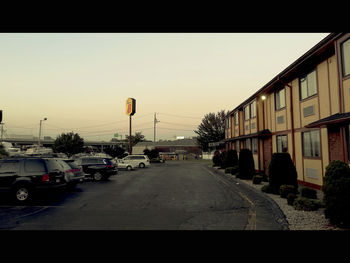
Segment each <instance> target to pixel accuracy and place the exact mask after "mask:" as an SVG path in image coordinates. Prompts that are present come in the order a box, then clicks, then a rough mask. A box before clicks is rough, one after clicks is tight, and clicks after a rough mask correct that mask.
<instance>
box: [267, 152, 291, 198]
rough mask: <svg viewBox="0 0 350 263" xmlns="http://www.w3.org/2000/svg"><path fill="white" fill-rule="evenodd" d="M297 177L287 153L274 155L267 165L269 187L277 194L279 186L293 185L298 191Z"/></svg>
mask: <svg viewBox="0 0 350 263" xmlns="http://www.w3.org/2000/svg"><path fill="white" fill-rule="evenodd" d="M297 178H298V175H297V171H296V169H295V166H294V164H293V161H292V158H291V157H290V154H289V153H274V154H273V155H272V158H271V161H270V165H269V185H270V186H271V188H272V191H273V193H274V194H279V190H280V187H281V185H283V184H287V185H293V186H294V187H295V189H296V190H297V189H298V181H297Z"/></svg>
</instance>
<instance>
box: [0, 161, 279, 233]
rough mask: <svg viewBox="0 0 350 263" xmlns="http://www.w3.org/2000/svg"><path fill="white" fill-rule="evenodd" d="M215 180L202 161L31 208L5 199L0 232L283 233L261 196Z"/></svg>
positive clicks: (94, 185)
mask: <svg viewBox="0 0 350 263" xmlns="http://www.w3.org/2000/svg"><path fill="white" fill-rule="evenodd" d="M242 187H243V186H237V185H236V183H235V182H234V181H231V180H228V179H227V178H224V177H221V176H219V175H216V174H215V173H214V172H213V171H211V169H210V167H208V163H206V162H202V161H173V162H170V161H169V162H166V163H157V164H151V166H150V167H148V168H139V169H136V170H134V171H120V172H119V173H118V175H115V176H111V177H110V178H109V179H108V180H106V181H98V182H97V181H93V180H91V179H86V180H85V181H84V182H83V183H82V184H78V186H77V188H76V189H75V190H73V191H70V192H69V191H61V192H57V193H53V192H51V193H49V194H45V195H44V196H41V198H38V199H35V200H33V202H32V203H31V204H30V205H26V206H24V205H15V204H13V203H11V202H9V200H6V199H3V198H1V202H0V227H1V229H11V230H178V229H180V230H184V229H187V230H199V229H212V230H217V229H220V230H243V229H274V230H276V229H282V226H281V224H280V223H281V220H283V218H282V216H281V215H280V214H279V212H278V210H277V209H274V207H273V206H271V203H270V202H268V201H267V200H265V199H263V197H262V196H263V195H262V194H260V193H254V192H252V191H251V190H249V189H246V188H242Z"/></svg>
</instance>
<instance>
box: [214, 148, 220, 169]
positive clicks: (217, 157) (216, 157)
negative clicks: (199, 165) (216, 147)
mask: <svg viewBox="0 0 350 263" xmlns="http://www.w3.org/2000/svg"><path fill="white" fill-rule="evenodd" d="M212 161H213V166H214V167H215V166H221V163H222V160H221V156H220V152H219V151H215V152H214V156H213V159H212Z"/></svg>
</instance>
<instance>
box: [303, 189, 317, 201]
mask: <svg viewBox="0 0 350 263" xmlns="http://www.w3.org/2000/svg"><path fill="white" fill-rule="evenodd" d="M300 192H301V196H302V197H306V198H310V199H317V192H316V190H315V189H311V188H307V187H303V188H301V191H300Z"/></svg>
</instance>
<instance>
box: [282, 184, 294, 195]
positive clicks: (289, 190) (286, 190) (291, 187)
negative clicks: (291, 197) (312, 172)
mask: <svg viewBox="0 0 350 263" xmlns="http://www.w3.org/2000/svg"><path fill="white" fill-rule="evenodd" d="M290 193H293V194H295V193H296V190H295V187H294V185H287V184H283V185H281V186H280V196H281V197H282V198H287V195H288V194H290Z"/></svg>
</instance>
